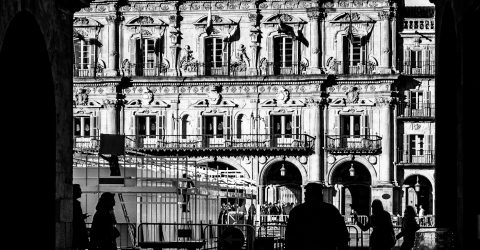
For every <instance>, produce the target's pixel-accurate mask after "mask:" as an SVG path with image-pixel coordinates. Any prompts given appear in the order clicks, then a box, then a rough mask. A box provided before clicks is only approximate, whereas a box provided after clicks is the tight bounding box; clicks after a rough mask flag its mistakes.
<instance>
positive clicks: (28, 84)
mask: <svg viewBox="0 0 480 250" xmlns="http://www.w3.org/2000/svg"><path fill="white" fill-rule="evenodd" d="M30 2H33V1H30ZM18 4H19V6H21V7H19V6H17V7H18V8H11V9H10V11H8V10H7V11H5V10H0V14H1V15H2V17H5V19H7V20H8V17H12V16H11V15H9V14H15V15H14V16H13V17H12V19H11V20H10V22H9V23H7V22H6V21H7V20H5V22H2V24H5V25H4V26H3V25H1V27H0V28H1V31H0V34H2V35H1V36H0V37H1V38H0V39H1V40H2V43H1V48H0V68H1V69H2V72H4V73H5V74H4V75H3V77H5V75H11V76H13V77H14V81H13V82H10V83H8V84H7V82H5V83H6V84H4V85H3V90H4V91H5V93H10V94H12V93H17V94H18V95H20V96H21V99H22V100H23V101H20V102H16V108H7V109H5V110H4V111H3V115H5V117H9V119H13V120H15V122H5V123H2V125H1V128H2V130H3V131H8V133H11V135H13V136H14V137H15V140H11V141H10V142H9V143H10V147H7V148H6V149H4V152H5V153H6V155H9V157H12V158H11V159H16V165H15V166H14V167H6V168H5V169H3V173H4V174H5V176H16V177H20V176H21V183H20V182H19V183H17V184H16V185H15V192H6V193H5V194H4V198H5V199H6V200H8V202H9V203H11V204H15V205H14V206H15V209H14V211H13V210H12V211H10V213H9V216H10V218H11V219H9V218H7V220H6V221H5V223H7V224H15V225H26V224H27V223H28V224H30V223H29V221H30V219H27V218H26V217H25V215H26V214H29V213H32V210H31V205H33V204H41V205H37V206H35V213H38V214H39V215H41V216H37V218H36V219H35V220H36V223H33V224H31V225H30V226H29V228H30V229H31V230H32V232H35V233H34V234H32V235H31V238H30V241H28V242H23V243H22V247H24V248H26V249H30V248H34V245H38V242H40V241H41V242H43V245H44V247H45V248H46V249H56V248H59V246H60V245H61V244H62V243H58V238H62V239H64V240H65V241H69V240H70V239H71V238H70V237H68V235H65V234H63V233H61V232H60V231H62V230H60V231H59V230H57V231H56V230H55V228H57V229H59V228H62V229H63V230H67V229H68V228H69V225H70V224H69V223H64V222H67V221H68V220H65V219H62V218H69V211H62V210H61V209H64V208H69V207H71V205H70V206H68V204H69V202H70V204H71V202H72V198H71V194H70V196H69V195H67V193H68V191H70V192H71V189H69V188H68V187H70V186H71V183H72V179H71V173H72V172H71V171H72V170H71V169H72V162H71V148H72V137H71V134H72V129H73V128H72V125H71V121H72V120H71V119H72V116H73V115H72V113H73V110H72V102H73V98H72V96H73V87H72V73H71V71H68V70H67V67H72V58H71V54H69V55H68V56H66V55H65V54H66V53H65V50H67V48H68V49H71V48H72V47H71V46H72V43H71V42H67V41H71V40H72V35H71V34H69V35H64V34H60V35H58V37H55V39H57V40H59V41H53V39H52V40H49V38H51V37H50V36H49V35H50V34H49V32H51V31H53V30H54V29H55V28H56V27H62V26H55V27H50V26H48V23H49V21H52V20H55V19H54V18H50V17H48V18H47V20H42V19H39V18H38V19H37V18H35V16H34V14H32V13H31V12H27V11H21V12H18V13H15V10H16V9H28V7H27V3H23V4H20V3H18ZM6 5H8V4H6ZM22 5H25V6H22ZM30 5H31V6H35V5H34V4H33V3H31V4H29V6H30ZM44 5H45V4H44ZM12 6H14V5H10V7H12ZM32 8H33V7H32ZM0 9H1V8H0ZM14 9H15V10H14ZM47 13H48V10H47ZM55 14H57V13H55ZM55 14H54V13H53V11H50V13H49V15H55ZM67 17H68V15H67ZM37 20H38V21H37ZM52 23H54V22H52ZM63 26H64V27H66V25H63ZM42 28H43V29H42ZM64 30H68V29H64ZM3 32H5V33H3ZM60 33H62V32H60ZM62 42H64V43H65V44H62V46H59V47H58V48H55V53H58V54H56V56H51V57H50V54H49V51H48V46H55V45H58V44H59V43H62ZM47 43H48V45H47ZM63 56H65V58H63ZM50 58H51V60H50ZM59 58H61V59H59ZM70 69H71V68H70ZM53 73H55V75H54V74H53ZM54 76H55V78H54ZM3 79H4V80H5V79H6V78H3ZM54 79H55V81H54ZM22 88H23V89H22ZM27 100H38V103H41V106H42V107H41V109H40V111H41V112H29V113H28V115H24V114H22V113H20V112H18V110H32V102H29V101H27ZM17 108H18V109H17ZM13 120H12V121H13ZM67 122H68V123H70V124H68V126H67ZM32 126H35V129H39V131H42V132H41V133H38V134H36V135H35V140H32V138H31V135H29V133H26V131H29V130H30V131H31V128H32ZM69 134H70V135H69ZM25 141H29V145H28V147H30V148H31V149H32V150H28V157H25V156H26V155H27V152H25V151H24V150H20V148H22V147H24V145H23V146H22V142H25ZM69 150H70V151H69ZM68 154H70V161H69V157H68ZM69 175H70V178H68V176H69ZM12 184H13V183H12ZM32 194H33V195H32ZM27 196H28V198H26V197H27ZM68 197H70V198H68ZM59 213H60V214H63V215H62V216H60V217H59ZM59 218H60V219H59ZM12 220H14V221H12ZM7 235H11V234H7ZM7 237H11V238H10V239H12V241H19V240H20V239H19V237H21V236H20V235H18V234H16V233H15V234H13V235H11V236H7ZM55 239H57V241H55ZM56 243H57V244H58V245H57V244H56Z"/></svg>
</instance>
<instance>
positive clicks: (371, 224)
mask: <svg viewBox="0 0 480 250" xmlns="http://www.w3.org/2000/svg"><path fill="white" fill-rule="evenodd" d="M354 219H355V222H356V223H357V226H359V227H360V229H362V230H363V231H367V230H368V229H369V228H372V234H370V249H372V250H387V249H392V247H393V246H394V245H395V233H394V232H393V225H392V218H391V216H390V214H389V213H388V212H387V211H385V210H383V205H382V202H381V201H380V200H374V201H373V202H372V215H371V216H370V217H369V218H368V222H367V223H366V224H365V225H364V224H362V223H360V222H359V221H358V216H357V215H356V214H355V215H354Z"/></svg>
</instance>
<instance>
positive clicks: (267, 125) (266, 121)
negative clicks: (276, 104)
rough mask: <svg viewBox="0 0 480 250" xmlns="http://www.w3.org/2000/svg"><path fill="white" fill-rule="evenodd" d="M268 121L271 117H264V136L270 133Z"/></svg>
mask: <svg viewBox="0 0 480 250" xmlns="http://www.w3.org/2000/svg"><path fill="white" fill-rule="evenodd" d="M270 119H272V118H271V116H266V117H265V134H267V135H269V134H270V133H271V128H270V122H271V121H270Z"/></svg>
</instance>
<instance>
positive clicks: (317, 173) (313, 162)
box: [309, 102, 323, 182]
mask: <svg viewBox="0 0 480 250" xmlns="http://www.w3.org/2000/svg"><path fill="white" fill-rule="evenodd" d="M320 105H321V104H320V102H313V103H311V104H310V105H309V106H310V107H312V108H313V109H312V110H313V119H310V128H313V131H312V134H313V135H314V136H315V148H314V150H315V152H314V153H313V155H312V156H311V157H310V164H309V166H310V169H309V177H310V178H309V181H311V182H320V181H323V176H322V171H321V167H322V165H323V164H321V161H322V156H321V154H322V147H321V141H322V139H323V138H322V132H321V123H322V122H321V115H322V114H321V112H322V108H321V106H320Z"/></svg>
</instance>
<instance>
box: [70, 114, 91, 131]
mask: <svg viewBox="0 0 480 250" xmlns="http://www.w3.org/2000/svg"><path fill="white" fill-rule="evenodd" d="M73 123H74V128H73V135H74V136H90V129H91V128H90V117H89V116H75V117H74V118H73Z"/></svg>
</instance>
